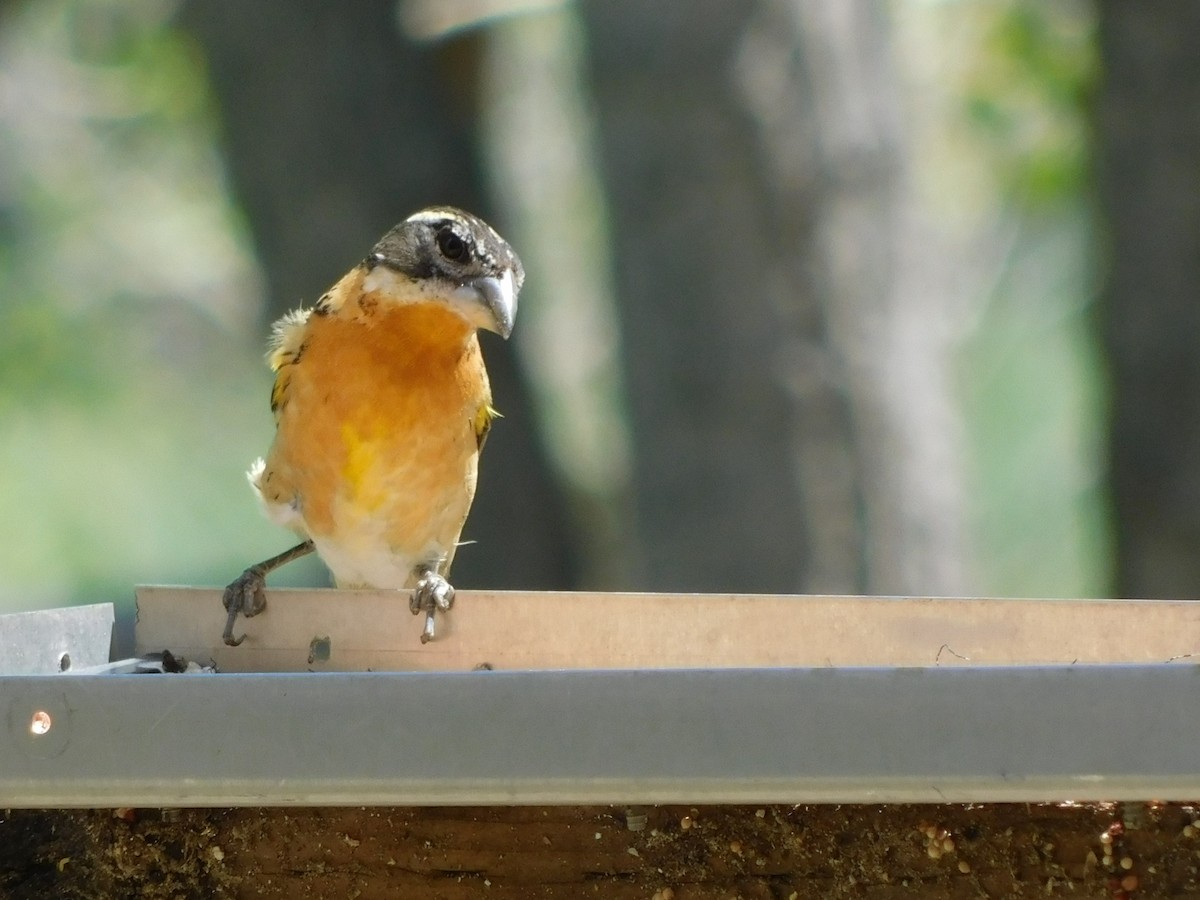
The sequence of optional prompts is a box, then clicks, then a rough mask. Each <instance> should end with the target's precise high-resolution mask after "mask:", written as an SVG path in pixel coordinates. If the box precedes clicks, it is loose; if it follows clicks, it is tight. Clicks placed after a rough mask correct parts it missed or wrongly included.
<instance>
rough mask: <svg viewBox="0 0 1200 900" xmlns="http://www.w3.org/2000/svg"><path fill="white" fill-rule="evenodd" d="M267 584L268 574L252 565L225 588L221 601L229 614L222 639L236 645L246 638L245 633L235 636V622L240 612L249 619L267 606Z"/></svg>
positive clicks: (233, 645) (231, 645) (230, 644)
mask: <svg viewBox="0 0 1200 900" xmlns="http://www.w3.org/2000/svg"><path fill="white" fill-rule="evenodd" d="M265 586H266V576H265V575H264V574H263V573H262V572H260V571H258V569H257V568H256V567H253V566H252V567H251V568H249V569H247V570H246V571H245V572H243V573H242V574H241V575H239V576H238V577H237V578H235V579H234V580H233V581H232V582H230V584H229V586H228V587H226V588H225V594H224V595H223V596H222V597H221V602H222V603H223V604H224V605H225V611H226V612H227V613H228V615H227V617H226V619H225V631H224V632H223V633H222V634H221V639H222V640H223V641H224V642H225V643H226V644H228V645H229V646H230V647H236V646H238V644H240V643H241V642H242V641H244V640H245V639H246V636H245V635H244V634H243V635H242V636H241V637H236V638H235V637H234V636H233V623H234V622H236V621H237V617H238V614H239V613H241V614H242V615H244V616H245V617H246V618H247V619H248V618H250V617H251V616H257V615H258V614H259V613H260V612H262V611H263V610H264V609H266V608H267V597H266V594H264V593H263V588H264V587H265Z"/></svg>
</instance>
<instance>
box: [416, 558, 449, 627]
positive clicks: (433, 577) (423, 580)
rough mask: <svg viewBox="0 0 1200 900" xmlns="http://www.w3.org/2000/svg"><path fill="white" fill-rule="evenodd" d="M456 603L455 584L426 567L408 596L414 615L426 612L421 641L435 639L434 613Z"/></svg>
mask: <svg viewBox="0 0 1200 900" xmlns="http://www.w3.org/2000/svg"><path fill="white" fill-rule="evenodd" d="M453 605H454V586H453V585H451V584H450V582H448V581H447V580H446V579H445V578H443V577H442V576H441V575H439V574H438V573H437V572H434V571H433V570H431V569H426V570H424V571H423V572H422V573H421V577H420V578H419V579H418V580H417V586H416V587H415V588H413V592H412V596H411V597H409V598H408V608H409V609H411V610H412V613H413V615H414V616H415V615H419V614H420V613H422V612H423V613H425V627H424V628H423V629H422V630H421V643H422V644H428V643H429V642H430V641H432V640H433V638H434V636H435V631H436V627H437V626H436V624H435V622H434V614H435V613H436V612H437V611H438V610H441V611H442V612H446V611H448V610H449V609H450V607H451V606H453Z"/></svg>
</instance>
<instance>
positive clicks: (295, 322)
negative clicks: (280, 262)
mask: <svg viewBox="0 0 1200 900" xmlns="http://www.w3.org/2000/svg"><path fill="white" fill-rule="evenodd" d="M311 314H312V310H311V309H298V310H295V311H294V312H290V313H288V314H287V315H285V316H284V317H283V318H282V319H280V320H279V321H278V322H276V323H275V327H274V328H273V329H272V331H271V343H270V346H269V349H268V350H267V362H268V363H270V365H271V371H272V372H274V373H275V383H274V384H273V385H272V386H271V412H273V413H275V421H276V422H278V421H279V416H280V413H282V411H283V407H284V406H286V405H287V398H288V386H289V384H290V383H291V380H292V366H294V365H295V364H296V363H298V362H299V361H300V357H302V356H303V355H304V342H305V337H306V336H307V334H308V317H309V316H310V315H311Z"/></svg>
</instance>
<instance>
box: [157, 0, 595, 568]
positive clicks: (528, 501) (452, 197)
mask: <svg viewBox="0 0 1200 900" xmlns="http://www.w3.org/2000/svg"><path fill="white" fill-rule="evenodd" d="M180 24H181V25H182V26H183V27H184V28H185V29H187V30H189V31H190V32H191V33H192V34H193V35H194V36H195V37H196V39H197V40H198V41H199V43H200V45H201V46H202V48H203V49H204V52H205V53H206V55H207V58H208V65H209V70H210V76H211V83H212V85H213V89H214V91H215V94H216V97H217V101H218V106H219V111H220V114H221V116H222V120H223V125H224V127H223V133H224V139H225V146H226V151H227V158H228V164H229V170H230V173H231V175H232V179H233V182H234V186H235V189H236V192H237V194H238V196H239V198H240V199H241V201H242V204H243V206H244V208H245V210H246V212H247V216H248V219H249V224H250V229H251V232H252V234H253V236H254V240H255V243H256V245H257V247H258V251H259V257H260V259H261V260H262V263H263V266H264V269H265V271H266V275H267V280H268V286H269V293H270V307H271V308H270V313H271V315H272V317H274V316H278V315H280V314H281V313H282V312H283V311H285V310H288V309H292V308H294V307H295V306H296V305H298V304H299V302H300V301H301V300H303V301H306V302H312V301H313V300H315V299H316V298H317V297H318V296H320V294H321V292H322V291H324V290H325V288H326V287H328V286H329V285H330V284H332V283H333V281H334V280H336V279H337V278H338V277H339V276H340V275H341V274H342V273H343V272H344V271H345V270H346V269H348V268H349V267H350V266H351V265H352V264H354V263H355V262H357V261H358V260H359V259H361V258H362V257H363V256H365V255H366V252H367V251H368V250H369V249H370V248H371V246H372V244H373V243H374V242H375V241H376V240H377V239H378V238H379V236H380V235H381V234H383V232H384V231H386V230H387V229H388V228H390V227H391V226H392V225H394V224H395V223H396V222H398V221H399V220H401V219H402V218H403V217H404V216H406V215H408V214H409V213H410V212H413V211H414V210H416V209H419V208H420V207H423V206H428V205H431V204H452V205H456V206H462V207H464V208H466V209H470V210H472V211H475V212H478V213H480V214H482V215H484V217H485V218H488V219H489V220H491V221H493V224H495V225H496V226H497V228H498V229H499V230H500V231H501V232H503V231H504V224H505V223H504V222H503V221H497V217H496V216H495V215H494V212H493V211H492V210H491V209H490V208H489V205H488V203H487V202H486V200H485V195H484V191H483V188H482V177H481V175H480V171H481V167H480V165H479V162H478V159H477V153H476V150H475V144H474V141H475V133H474V116H475V112H476V108H475V103H476V99H477V98H476V94H477V92H476V75H477V58H478V52H477V51H478V47H477V44H476V42H477V41H478V38H477V37H471V36H467V37H462V38H459V39H457V40H455V41H452V42H449V43H445V44H441V45H438V46H430V45H417V44H415V43H413V42H411V41H409V40H406V39H405V38H403V37H402V36H401V35H400V33H399V31H398V29H397V26H396V3H395V0H361V2H356V3H350V4H329V3H321V2H316V0H304V2H282V0H262V2H258V0H256V2H253V3H244V2H238V0H211V2H189V3H185V4H184V6H183V9H182V12H181V14H180ZM264 335H265V329H264ZM484 340H485V342H486V343H487V344H488V346H487V347H485V351H484V352H485V355H486V356H487V360H488V371H489V373H490V375H491V380H492V388H493V393H494V394H495V397H496V404H497V406H498V407H499V408H500V410H501V411H502V412H503V413H505V418H504V420H503V421H502V422H500V423H498V425H497V427H496V428H495V429H494V430H493V432H492V435H491V437H490V438H489V440H488V451H487V453H485V454H484V459H483V462H482V465H481V468H482V471H481V475H480V486H479V494H478V497H477V499H476V502H475V507H474V510H473V512H472V515H471V518H470V520H469V521H468V523H467V528H466V532H465V535H464V537H465V538H467V539H471V540H475V541H478V543H479V546H477V547H472V548H470V550H469V551H468V552H463V553H459V554H458V556H457V557H456V559H455V581H456V582H459V583H460V584H462V585H463V586H479V587H489V588H512V587H523V588H565V587H570V586H572V585H573V584H574V582H575V578H576V573H575V566H574V562H573V554H572V549H571V546H570V538H569V533H568V529H567V528H566V527H564V522H565V517H564V513H563V506H562V498H561V497H560V496H559V492H558V490H557V488H556V486H555V485H554V484H553V483H552V481H551V479H550V477H549V475H548V469H547V466H546V464H545V460H544V453H543V451H542V448H541V447H540V445H539V443H538V441H537V438H536V437H535V433H534V430H533V415H532V410H531V409H530V403H529V400H528V395H527V392H526V390H525V385H524V383H523V381H522V379H521V378H520V377H519V374H518V371H517V368H516V365H515V362H514V358H513V355H512V351H511V348H510V347H508V346H502V345H501V344H500V342H498V341H491V340H488V339H487V338H485V339H484ZM266 407H267V403H266V397H265V396H264V397H263V416H264V419H265V418H266V417H267V416H268V415H269V414H268V412H267V408H266ZM264 450H265V448H264Z"/></svg>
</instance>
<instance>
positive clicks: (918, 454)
mask: <svg viewBox="0 0 1200 900" xmlns="http://www.w3.org/2000/svg"><path fill="white" fill-rule="evenodd" d="M583 11H584V16H585V20H586V23H587V26H588V40H589V44H590V50H591V65H592V74H593V83H594V90H595V96H596V102H597V106H598V115H599V132H600V135H601V147H602V154H601V155H602V158H603V160H604V174H605V177H606V181H607V185H608V189H609V192H610V209H611V210H612V224H611V227H612V234H613V243H614V248H613V256H614V258H615V259H616V261H617V262H616V283H617V292H618V300H619V304H620V309H621V315H622V317H623V341H624V347H625V354H626V358H627V378H628V384H629V390H630V403H631V409H632V417H633V431H634V434H633V439H634V445H635V454H634V482H635V494H636V497H637V503H638V516H639V525H640V529H639V530H640V534H641V535H642V538H643V540H644V543H645V547H644V557H645V559H646V566H647V572H646V573H645V583H646V584H647V585H648V586H651V587H655V588H674V589H735V588H736V589H741V590H760V591H787V590H797V589H801V590H809V591H871V592H879V593H942V592H947V593H951V592H955V591H957V590H958V589H959V588H961V586H962V565H963V546H962V545H963V539H962V533H963V512H962V509H961V494H960V481H959V475H958V468H959V460H958V445H957V436H958V423H957V419H956V417H955V414H954V412H953V404H952V403H951V402H950V398H949V395H948V391H947V389H946V386H945V383H944V378H943V375H942V366H943V364H944V353H943V351H942V348H941V347H940V346H939V345H938V342H937V337H936V335H937V332H938V328H939V313H940V312H941V310H939V307H938V294H937V291H936V290H933V289H932V286H931V285H930V284H929V280H930V279H929V278H928V274H929V273H928V271H927V266H928V263H929V261H930V252H931V251H930V250H929V249H928V248H926V247H925V245H923V244H922V242H921V230H920V227H919V223H918V222H915V221H914V220H913V217H912V215H911V208H910V206H911V204H910V201H909V199H908V185H907V182H906V166H907V161H906V159H905V146H904V144H905V137H906V136H905V134H904V131H903V127H902V125H903V123H902V121H901V120H900V118H899V116H900V112H899V109H900V102H899V100H900V98H899V97H898V88H897V83H898V81H899V78H898V75H897V72H896V71H895V70H894V67H893V66H892V63H891V57H890V55H889V46H888V42H889V34H888V28H887V23H886V22H885V21H884V20H883V17H882V14H881V12H880V6H879V5H878V4H876V3H871V2H863V0H860V2H847V3H838V4H822V3H815V2H814V3H809V2H790V0H760V2H747V0H743V2H736V3H735V2H728V3H708V4H704V5H703V12H700V10H699V8H696V9H692V10H690V11H689V13H688V14H686V15H664V14H663V11H662V9H661V8H659V7H657V6H655V5H654V4H646V3H640V2H634V0H604V2H593V3H589V4H585V5H584V6H583Z"/></svg>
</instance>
